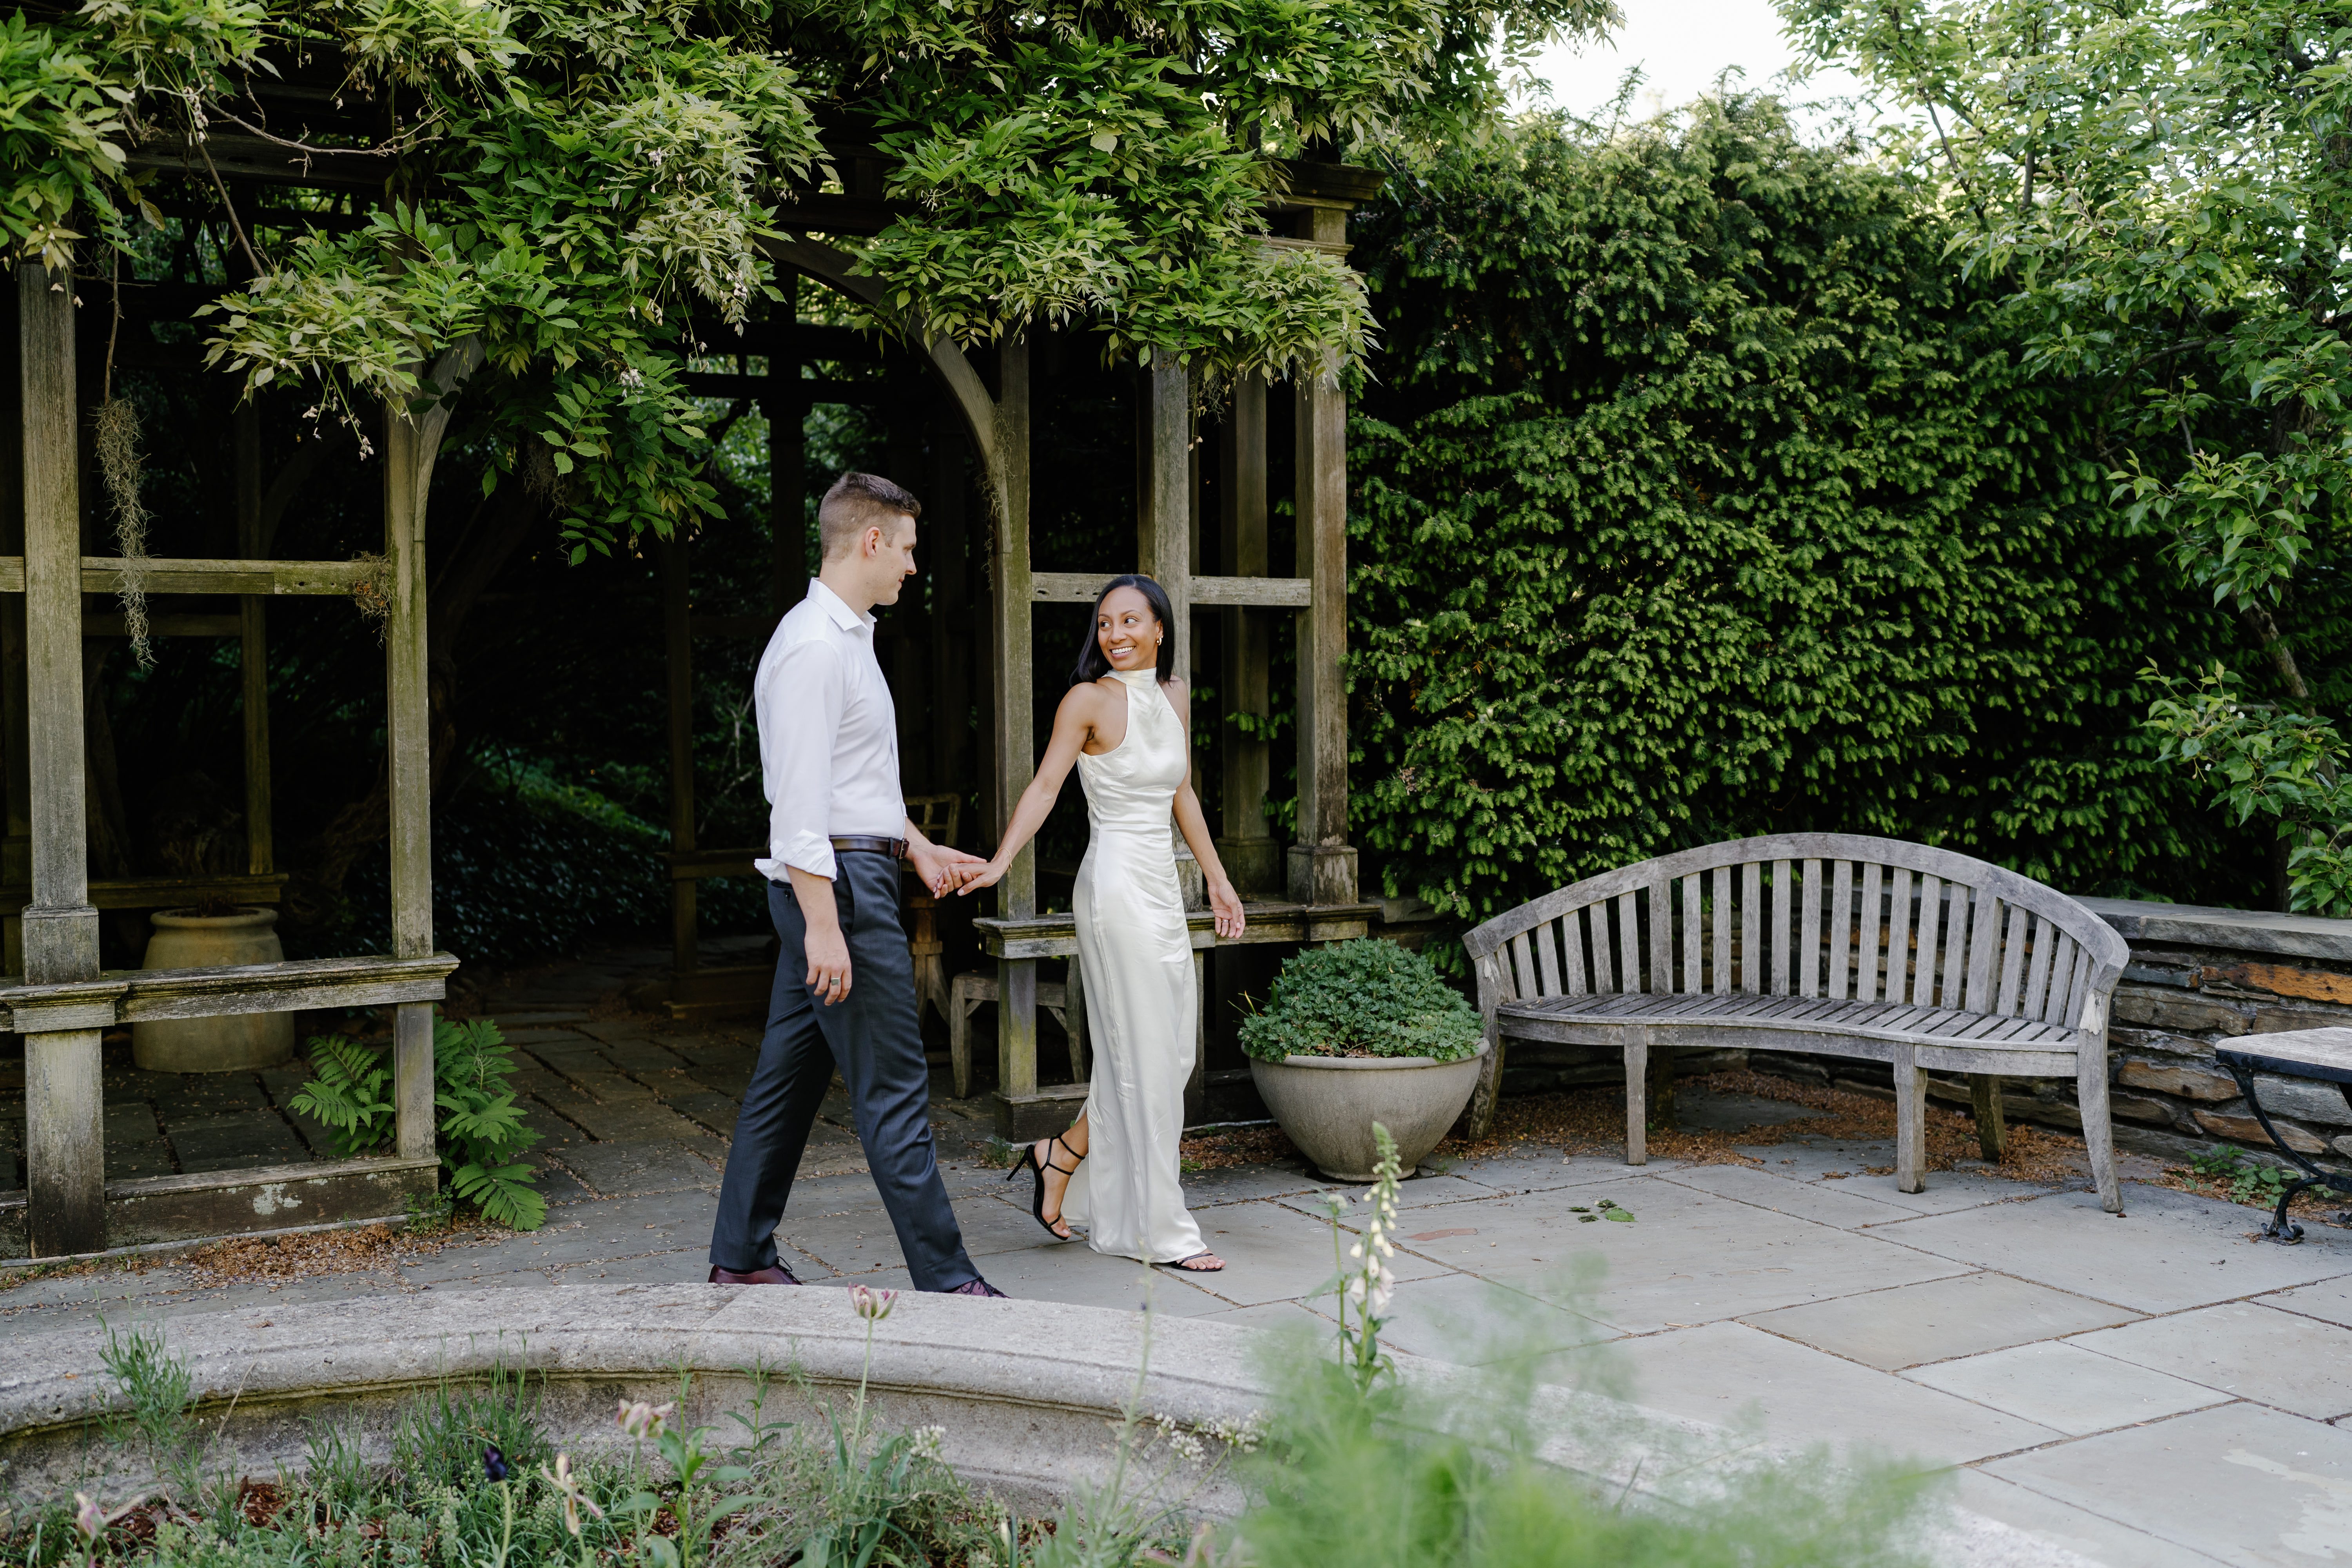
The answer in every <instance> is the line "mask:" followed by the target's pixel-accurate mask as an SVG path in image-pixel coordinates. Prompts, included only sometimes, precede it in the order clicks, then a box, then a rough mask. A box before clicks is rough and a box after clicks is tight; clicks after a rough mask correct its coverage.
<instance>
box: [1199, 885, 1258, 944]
mask: <svg viewBox="0 0 2352 1568" xmlns="http://www.w3.org/2000/svg"><path fill="white" fill-rule="evenodd" d="M1209 910H1210V912H1211V913H1213V914H1214V915H1215V916H1216V917H1217V935H1218V937H1219V939H1220V940H1222V941H1224V942H1234V941H1238V940H1239V939H1240V937H1241V934H1242V931H1243V929H1244V927H1246V926H1247V925H1248V924H1249V921H1248V918H1247V917H1246V916H1244V914H1243V913H1242V900H1241V895H1240V894H1238V893H1236V892H1234V885H1233V883H1231V882H1229V881H1227V880H1226V879H1224V878H1223V877H1220V878H1218V879H1216V880H1215V881H1213V882H1212V883H1210V884H1209Z"/></svg>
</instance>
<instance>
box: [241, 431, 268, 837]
mask: <svg viewBox="0 0 2352 1568" xmlns="http://www.w3.org/2000/svg"><path fill="white" fill-rule="evenodd" d="M236 552H237V553H238V554H239V555H242V556H244V557H245V558H246V559H247V560H248V561H257V560H260V559H261V558H262V557H264V556H266V555H268V553H269V547H268V545H267V544H266V543H264V542H263V541H262V537H261V411H260V410H259V409H258V408H257V407H255V406H254V405H252V404H251V403H247V405H245V406H244V407H242V408H240V409H238V410H237V411H236ZM236 603H237V621H238V639H237V662H238V668H239V672H240V673H241V674H242V675H243V677H244V686H245V868H246V870H247V871H248V872H249V873H251V874H252V875H254V876H257V877H258V876H265V875H267V874H268V873H269V872H271V871H274V870H276V869H277V868H278V852H277V846H276V838H275V835H274V834H273V833H272V831H271V827H270V817H271V805H270V797H269V640H268V632H269V622H268V604H269V601H268V599H266V598H264V597H263V596H262V595H259V594H246V595H240V596H239V597H238V599H237V602H236Z"/></svg>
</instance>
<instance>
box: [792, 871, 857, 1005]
mask: <svg viewBox="0 0 2352 1568" xmlns="http://www.w3.org/2000/svg"><path fill="white" fill-rule="evenodd" d="M792 873H793V898H794V899H795V900H798V901H799V903H800V906H801V921H802V923H803V925H804V926H805V928H806V930H805V931H803V935H802V942H801V945H802V947H803V949H804V950H805V951H806V952H807V953H808V973H807V974H806V975H804V976H803V983H804V984H806V985H807V986H808V988H809V994H810V995H812V996H814V997H815V998H816V1000H817V1005H820V1006H824V1007H832V1006H836V1005H839V1004H840V1003H841V1001H842V1000H843V999H844V998H845V997H846V996H847V995H848V994H849V939H848V938H847V937H845V936H844V935H842V934H841V911H840V910H838V909H837V908H835V905H834V901H833V881H832V879H830V878H826V877H820V876H818V875H816V874H815V873H814V872H813V871H803V870H802V869H801V868H799V867H798V866H794V867H793V868H792Z"/></svg>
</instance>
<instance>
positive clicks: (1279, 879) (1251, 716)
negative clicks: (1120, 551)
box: [1217, 375, 1284, 898]
mask: <svg viewBox="0 0 2352 1568" xmlns="http://www.w3.org/2000/svg"><path fill="white" fill-rule="evenodd" d="M1217 458H1218V484H1217V492H1218V498H1219V507H1218V510H1219V517H1218V534H1219V550H1218V554H1219V558H1220V560H1221V562H1222V567H1221V569H1222V570H1223V573H1224V574H1225V575H1227V576H1229V577H1263V576H1265V574H1266V542H1265V532H1266V529H1265V520H1266V470H1265V377H1263V376H1258V375H1249V376H1244V377H1243V378H1242V379H1241V381H1239V382H1238V383H1236V384H1234V402H1233V411H1232V413H1231V415H1230V416H1228V417H1227V419H1226V421H1225V428H1224V431H1223V439H1222V440H1221V441H1220V442H1219V443H1218V451H1217ZM1219 615H1220V616H1221V619H1222V621H1223V626H1222V628H1221V629H1222V632H1223V655H1224V668H1223V677H1222V679H1223V685H1224V688H1225V770H1224V779H1223V797H1224V802H1223V804H1224V828H1225V832H1224V837H1222V838H1220V839H1218V840H1217V854H1218V856H1219V858H1222V859H1223V861H1224V863H1225V874H1226V875H1227V876H1229V877H1231V878H1232V879H1233V880H1234V888H1236V889H1239V890H1240V892H1241V893H1242V894H1243V896H1244V897H1245V898H1271V897H1273V896H1274V895H1276V893H1278V892H1279V891H1281V889H1282V886H1283V881H1284V876H1283V856H1282V850H1281V847H1280V846H1279V845H1277V844H1276V842H1275V840H1274V835H1273V833H1272V831H1271V830H1270V829H1269V828H1268V826H1267V824H1266V820H1265V795H1266V786H1267V784H1268V783H1269V782H1270V780H1271V778H1272V774H1273V768H1272V763H1271V761H1270V757H1269V752H1268V749H1267V746H1266V742H1265V735H1264V732H1263V731H1258V732H1255V733H1253V732H1252V731H1251V730H1250V729H1245V728H1244V721H1255V722H1256V723H1258V724H1263V722H1264V721H1265V718H1266V715H1267V714H1268V712H1269V711H1271V710H1272V706H1273V681H1272V675H1271V670H1272V666H1273V658H1274V652H1273V637H1272V635H1271V634H1272V631H1273V626H1272V619H1273V617H1272V616H1271V615H1270V614H1269V613H1268V612H1266V611H1265V610H1253V609H1248V608H1245V607H1244V606H1242V605H1226V606H1224V607H1223V609H1222V610H1220V612H1219Z"/></svg>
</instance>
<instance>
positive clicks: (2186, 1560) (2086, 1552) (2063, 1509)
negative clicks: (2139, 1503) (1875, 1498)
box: [1951, 1469, 2221, 1568]
mask: <svg viewBox="0 0 2352 1568" xmlns="http://www.w3.org/2000/svg"><path fill="white" fill-rule="evenodd" d="M1951 1498H1952V1501H1953V1503H1954V1504H1955V1505H1956V1506H1958V1507H1960V1508H1964V1509H1967V1510H1969V1511H1970V1512H1972V1513H1980V1514H1983V1515H1984V1516H1985V1517H1986V1518H1988V1519H1995V1520H1999V1521H2000V1522H2001V1523H2003V1524H2006V1525H2009V1526H2011V1527H2012V1528H2014V1529H2017V1530H2022V1531H2026V1532H2027V1533H2028V1534H2031V1535H2034V1536H2038V1537H2040V1538H2041V1539H2042V1540H2043V1541H2047V1542H2052V1543H2053V1545H2057V1546H2060V1547H2063V1548H2064V1549H2066V1550H2067V1551H2069V1552H2079V1553H2080V1554H2081V1555H2083V1556H2084V1557H2087V1558H2089V1559H2090V1560H2091V1561H2093V1562H2095V1563H2111V1564H2113V1565H2114V1568H2214V1565H2215V1564H2217V1563H2220V1562H2221V1559H2220V1558H2218V1557H2209V1556H2207V1555H2206V1554H2205V1553H2204V1552H2196V1551H2191V1550H2190V1549H2189V1548H2188V1547H2186V1546H2181V1545H2179V1544H2178V1543H2176V1542H2169V1541H2166V1540H2163V1539H2161V1538H2159V1537H2158V1536H2154V1535H2150V1534H2148V1533H2147V1531H2144V1530H2140V1529H2137V1528H2135V1527H2134V1526H2133V1525H2132V1524H2130V1523H2128V1522H2126V1521H2122V1520H2118V1519H2116V1518H2115V1517H2113V1515H2112V1513H2103V1512H2099V1511H2095V1510H2090V1509H2084V1508H2077V1507H2075V1506H2074V1504H2072V1503H2064V1502H2060V1501H2059V1500H2057V1499H2055V1498H2050V1497H2044V1496H2042V1494H2041V1493H2040V1492H2037V1491H2033V1490H2032V1489H2029V1488H2025V1487H2021V1486H2019V1485H2018V1484H2016V1483H2015V1482H2014V1481H2005V1480H2001V1479H1999V1478H1997V1477H1994V1476H1989V1475H1987V1474H1986V1473H1985V1472H1984V1471H1982V1470H1976V1469H1963V1470H1960V1471H1958V1472H1957V1474H1956V1475H1955V1477H1954V1485H1953V1488H1952V1493H1951Z"/></svg>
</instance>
